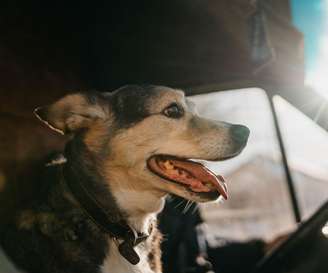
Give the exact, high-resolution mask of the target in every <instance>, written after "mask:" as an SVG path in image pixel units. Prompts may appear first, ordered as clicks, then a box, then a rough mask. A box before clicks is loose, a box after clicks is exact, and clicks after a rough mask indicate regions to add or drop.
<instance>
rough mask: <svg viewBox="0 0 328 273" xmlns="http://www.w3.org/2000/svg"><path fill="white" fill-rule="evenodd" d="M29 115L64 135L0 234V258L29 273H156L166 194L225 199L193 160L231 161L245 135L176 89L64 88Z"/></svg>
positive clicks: (215, 178)
mask: <svg viewBox="0 0 328 273" xmlns="http://www.w3.org/2000/svg"><path fill="white" fill-rule="evenodd" d="M35 114H36V116H37V117H38V118H39V119H40V120H41V121H42V122H43V123H45V124H46V125H47V126H49V127H50V128H51V129H53V130H55V131H57V132H59V133H61V134H64V135H67V136H69V138H70V139H69V141H68V143H67V144H66V147H65V151H64V154H63V156H61V157H60V158H59V159H58V160H54V161H53V163H52V164H48V167H46V168H45V169H46V170H45V172H46V173H45V174H44V177H43V180H42V187H40V189H39V190H38V191H37V192H35V194H34V196H32V198H31V200H30V202H28V201H26V203H25V204H24V205H23V206H22V208H21V209H20V210H19V211H18V212H17V213H15V214H14V216H13V221H12V222H11V223H8V224H7V226H6V227H5V228H3V231H2V236H1V237H2V238H1V244H2V247H3V249H4V250H5V251H6V253H7V255H9V257H11V258H12V260H13V261H14V262H15V263H16V264H17V265H18V266H19V267H20V268H21V269H22V270H24V271H25V272H33V273H41V272H42V273H59V272H60V273H137V272H138V273H155V272H156V273H160V272H161V261H160V248H159V244H160V241H161V235H160V232H159V231H158V230H157V227H156V215H157V214H158V213H159V212H160V211H161V210H162V208H163V205H164V202H165V197H166V196H167V195H168V194H173V195H178V196H181V197H183V198H185V199H188V200H191V201H195V202H208V201H215V200H217V199H219V198H227V188H226V184H225V182H224V180H223V178H222V177H221V176H220V175H215V174H214V173H213V172H212V171H210V170H209V169H207V168H206V167H205V166H204V165H203V164H202V163H200V160H207V161H220V160H225V159H228V158H232V157H234V156H236V155H238V154H239V153H240V152H241V151H242V150H243V148H244V147H245V145H246V143H247V139H248V136H249V129H248V128H247V127H245V126H243V125H232V124H228V123H226V122H219V121H214V120H208V119H205V118H202V117H199V116H198V115H197V113H196V110H195V106H194V104H193V103H192V102H191V101H189V100H188V99H187V98H186V97H185V95H184V92H183V91H181V90H176V89H172V88H169V87H164V86H152V85H147V86H146V85H145V86H139V85H127V86H124V87H121V88H119V89H117V90H115V91H113V92H110V93H98V92H90V93H72V94H69V95H66V96H64V97H63V98H61V99H59V100H58V101H56V102H54V103H53V104H51V105H49V106H45V107H39V108H37V109H36V110H35Z"/></svg>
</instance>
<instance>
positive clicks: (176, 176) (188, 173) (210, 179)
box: [147, 155, 228, 199]
mask: <svg viewBox="0 0 328 273" xmlns="http://www.w3.org/2000/svg"><path fill="white" fill-rule="evenodd" d="M147 165H148V168H149V169H150V170H151V171H152V172H153V173H155V174H156V175H158V176H160V177H161V178H164V179H166V180H169V181H171V182H174V183H177V184H180V185H182V186H184V187H186V188H187V189H188V190H189V191H192V192H194V193H200V194H201V193H211V192H217V193H219V194H220V195H222V196H223V198H225V199H227V197H228V194H227V187H226V184H225V181H224V179H223V177H222V176H220V175H215V174H214V173H213V172H212V171H211V170H209V169H208V168H206V167H205V166H204V165H203V164H201V163H199V162H195V161H192V160H189V159H183V158H177V157H174V156H170V155H154V156H152V157H150V158H149V159H148V161H147Z"/></svg>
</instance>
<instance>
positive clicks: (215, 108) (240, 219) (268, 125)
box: [191, 88, 294, 240]
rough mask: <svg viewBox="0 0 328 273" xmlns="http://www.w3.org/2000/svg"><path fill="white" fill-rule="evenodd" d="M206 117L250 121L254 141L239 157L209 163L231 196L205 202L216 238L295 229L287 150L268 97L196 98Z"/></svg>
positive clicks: (246, 92) (254, 93) (246, 93)
mask: <svg viewBox="0 0 328 273" xmlns="http://www.w3.org/2000/svg"><path fill="white" fill-rule="evenodd" d="M191 99H192V100H193V101H194V102H195V103H196V105H197V109H198V112H199V114H200V115H202V116H205V117H208V118H212V119H217V120H224V121H227V122H232V123H240V124H244V125H247V126H248V127H249V128H250V130H251V135H250V139H249V142H248V145H247V147H246V148H245V150H244V151H243V153H242V154H241V155H240V156H238V157H236V158H233V159H230V160H227V161H224V162H218V163H215V162H214V163H209V164H208V165H209V167H210V168H211V169H212V170H214V171H215V172H216V173H218V174H222V175H223V176H224V177H225V179H226V181H227V184H228V190H229V195H230V197H229V199H228V200H227V201H224V202H223V203H211V204H205V205H201V211H202V214H203V216H204V218H205V219H206V222H207V224H208V233H209V234H210V236H214V237H223V238H227V239H232V240H248V239H251V238H264V239H270V238H272V237H274V236H276V235H277V234H280V233H282V232H286V231H289V230H291V229H292V228H293V227H294V217H293V212H292V208H291V203H290V198H289V193H288V189H287V184H286V181H285V176H284V170H283V166H282V163H281V154H280V150H279V145H278V141H277V136H276V132H275V130H274V125H273V118H272V113H271V110H270V106H269V101H268V98H267V96H266V94H265V92H264V91H263V90H261V89H257V88H252V89H242V90H233V91H225V92H215V93H209V94H203V95H198V96H193V97H191Z"/></svg>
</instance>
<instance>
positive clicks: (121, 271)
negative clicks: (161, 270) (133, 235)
mask: <svg viewBox="0 0 328 273" xmlns="http://www.w3.org/2000/svg"><path fill="white" fill-rule="evenodd" d="M134 249H135V251H136V252H137V253H138V255H139V257H140V262H139V263H138V264H137V265H133V264H131V263H129V262H128V261H127V260H126V259H125V258H124V257H122V256H121V254H120V253H119V251H118V248H117V245H116V244H115V243H114V242H113V241H112V240H109V252H108V255H107V257H106V258H105V260H104V263H103V265H102V266H101V268H100V269H101V270H100V272H101V273H154V271H152V270H151V269H150V266H149V263H148V252H147V251H146V249H145V244H144V243H141V244H139V245H138V246H136V247H135V248H134Z"/></svg>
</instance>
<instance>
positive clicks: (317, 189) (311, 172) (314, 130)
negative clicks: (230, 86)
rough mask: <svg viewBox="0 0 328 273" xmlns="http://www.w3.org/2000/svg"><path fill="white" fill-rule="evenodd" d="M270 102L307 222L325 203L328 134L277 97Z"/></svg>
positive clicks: (327, 174) (327, 198)
mask: <svg viewBox="0 0 328 273" xmlns="http://www.w3.org/2000/svg"><path fill="white" fill-rule="evenodd" d="M273 101H274V105H275V108H276V111H277V115H278V119H279V125H280V128H281V133H282V137H283V139H284V144H285V148H286V152H287V158H288V162H289V165H290V167H291V171H292V177H293V180H294V182H295V189H296V193H297V197H298V200H299V204H300V209H301V214H302V218H303V219H306V218H308V217H309V216H310V215H311V214H312V213H313V212H315V210H317V209H318V208H319V207H320V206H321V205H322V204H323V203H324V202H325V201H326V200H328V159H327V152H328V134H327V132H326V131H325V130H323V129H322V128H321V127H320V126H318V125H317V124H316V123H315V122H313V121H312V120H311V119H309V118H308V117H306V116H305V115H304V114H303V113H301V112H300V111H299V110H297V109H296V108H295V107H293V106H292V105H291V104H289V103H288V102H287V101H286V100H284V99H283V98H281V97H279V96H276V97H274V100H273ZM318 115H320V107H319V108H318ZM318 115H317V116H318Z"/></svg>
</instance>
